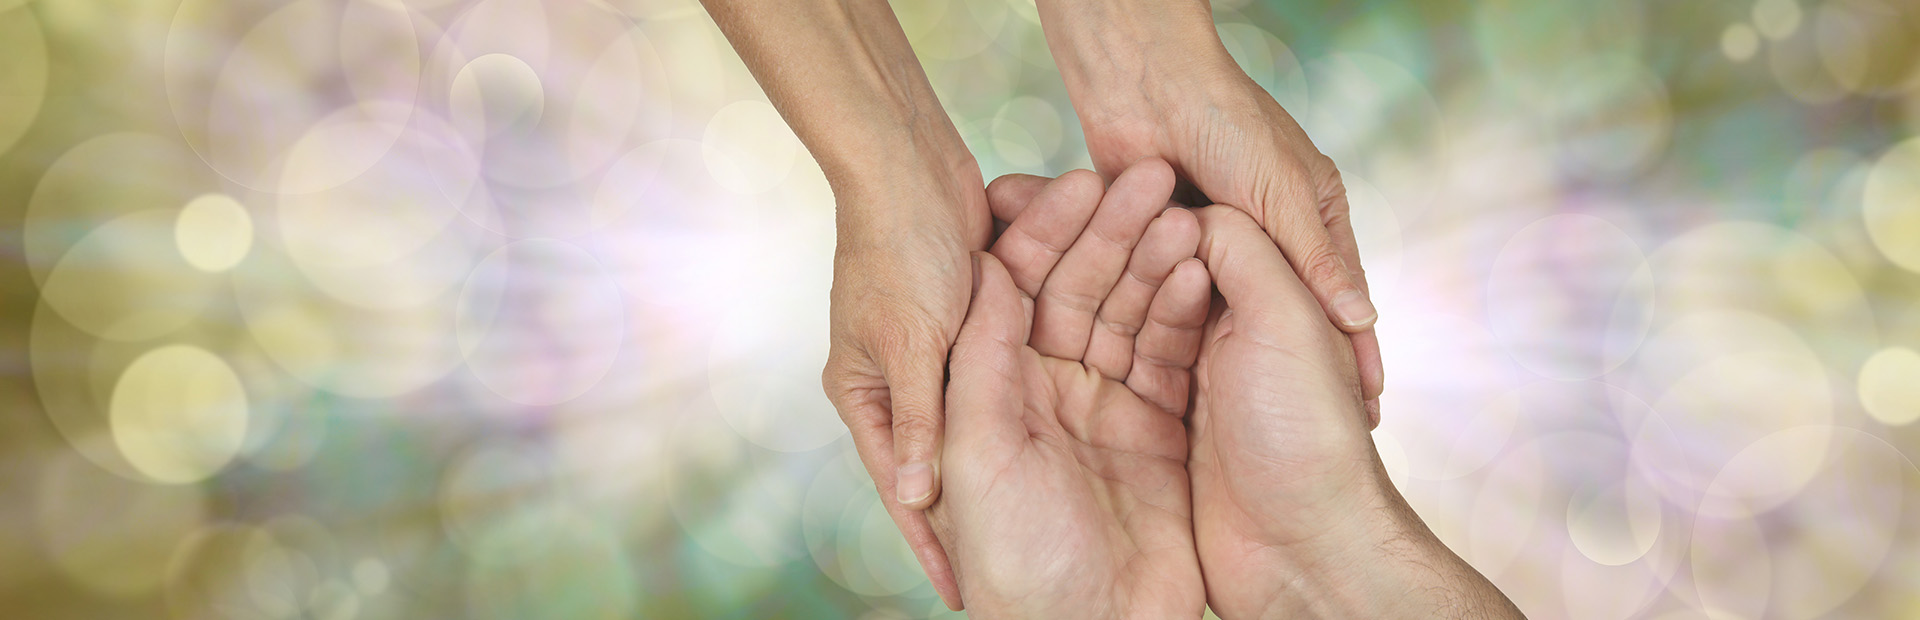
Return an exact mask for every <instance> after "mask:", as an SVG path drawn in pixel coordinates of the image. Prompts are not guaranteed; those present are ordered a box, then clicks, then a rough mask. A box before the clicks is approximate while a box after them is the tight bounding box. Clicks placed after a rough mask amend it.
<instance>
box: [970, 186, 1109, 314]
mask: <svg viewBox="0 0 1920 620" xmlns="http://www.w3.org/2000/svg"><path fill="white" fill-rule="evenodd" d="M1000 178H1001V179H1005V178H1007V177H1000ZM1031 178H1034V179H1040V178H1042V177H1031ZM1021 182H1022V183H1024V182H1025V181H1021ZM994 183H995V184H996V185H998V184H1000V183H1001V181H999V180H995V181H994ZM1021 187H1022V191H1024V189H1030V188H1027V187H1026V186H1021ZM1013 191H1014V190H1007V189H1003V190H1002V193H1003V194H1008V193H1011V192H1013ZM1101 192H1102V187H1101V185H1100V177H1099V176H1098V175H1095V174H1094V173H1092V172H1090V171H1086V170H1075V171H1072V172H1068V173H1066V174H1063V175H1060V178H1058V179H1054V180H1052V182H1050V183H1046V184H1045V185H1044V186H1043V187H1041V188H1039V189H1038V190H1037V191H1035V192H1034V193H1033V194H1031V195H1030V196H1029V197H1028V202H1027V203H1024V204H1023V207H1022V208H1021V210H1020V212H1019V213H1018V214H1017V215H1016V216H1015V217H1014V219H1012V220H1009V221H1010V222H1012V224H1009V225H1008V226H1007V230H1006V232H1004V233H1002V234H1001V235H1000V239H999V240H998V241H995V242H994V244H993V250H992V251H993V255H994V257H995V258H998V259H1000V260H999V261H998V262H1000V263H1001V264H1003V265H1005V267H1006V270H1007V272H1008V273H1009V274H1011V275H1012V277H1013V282H1014V284H1015V285H1017V286H1018V287H1019V288H1020V291H1021V292H1024V293H1026V294H1027V296H1029V297H1031V296H1033V295H1037V294H1039V292H1040V287H1041V284H1042V283H1044V282H1045V281H1046V279H1047V273H1048V272H1051V271H1053V268H1054V265H1056V264H1058V263H1059V261H1060V257H1061V256H1062V255H1064V254H1066V253H1067V251H1068V249H1070V248H1072V247H1073V244H1074V240H1075V239H1078V238H1080V232H1081V231H1082V230H1085V229H1086V227H1087V221H1088V220H1090V219H1092V218H1093V217H1094V209H1096V208H1098V207H1099V206H1100V194H1101ZM1017 198H1018V197H1017V196H1015V197H1003V198H1002V199H1001V200H1005V201H1011V200H1015V199H1017ZM988 202H989V204H992V203H993V202H995V199H992V198H989V199H988Z"/></svg>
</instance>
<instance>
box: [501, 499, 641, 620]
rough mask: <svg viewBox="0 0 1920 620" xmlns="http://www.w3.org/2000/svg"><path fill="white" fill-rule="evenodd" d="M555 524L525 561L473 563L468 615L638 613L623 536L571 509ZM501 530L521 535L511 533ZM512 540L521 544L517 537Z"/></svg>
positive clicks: (566, 616) (563, 616) (622, 615)
mask: <svg viewBox="0 0 1920 620" xmlns="http://www.w3.org/2000/svg"><path fill="white" fill-rule="evenodd" d="M551 527H552V528H553V531H552V532H551V538H550V539H549V540H547V541H545V543H544V544H543V545H542V547H541V549H539V551H538V555H535V556H533V557H529V558H526V559H525V561H522V562H512V563H506V562H478V563H474V564H472V565H470V566H469V568H468V571H467V576H466V610H467V613H468V617H472V618H500V619H503V620H508V619H515V620H517V619H519V618H555V619H576V618H577V619H583V620H584V619H593V618H630V617H634V614H635V612H636V611H637V608H638V606H639V603H640V597H639V592H638V591H637V588H636V585H637V582H638V579H637V576H636V575H635V574H634V568H633V566H632V563H631V562H630V561H629V560H628V559H627V554H626V551H625V549H624V546H623V545H622V544H621V543H622V541H621V540H620V539H619V538H616V537H614V536H613V535H611V534H609V533H608V532H606V531H605V530H604V529H603V528H601V527H600V526H599V525H598V524H596V523H594V522H593V521H592V520H590V519H588V518H587V517H584V516H580V515H575V514H572V513H570V512H569V513H567V514H566V515H565V516H563V517H561V520H560V521H559V522H556V523H553V524H552V526H551ZM500 535H505V536H508V537H509V538H514V537H517V536H518V534H517V533H513V532H502V533H501V534H500ZM481 544H482V546H485V545H486V544H487V543H486V542H485V541H482V542H481ZM508 544H511V545H517V544H519V543H518V541H517V540H514V541H510V542H509V543H508Z"/></svg>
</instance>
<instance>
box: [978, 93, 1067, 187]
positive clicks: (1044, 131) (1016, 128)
mask: <svg viewBox="0 0 1920 620" xmlns="http://www.w3.org/2000/svg"><path fill="white" fill-rule="evenodd" d="M990 131H991V133H992V135H993V147H994V151H995V152H997V153H999V154H1000V157H1001V159H1004V160H1006V163H1007V165H1010V166H1013V167H1014V168H1018V169H1026V170H1035V171H1038V170H1042V169H1044V167H1045V166H1046V162H1047V160H1049V159H1052V158H1053V156H1054V155H1056V154H1058V153H1059V152H1060V145H1061V141H1062V139H1063V137H1064V136H1065V128H1064V125H1063V123H1062V122H1061V120H1060V111H1059V110H1058V109H1056V108H1054V106H1053V104H1052V103H1048V102H1047V101H1046V100H1045V99H1040V98H1038V97H1025V96H1022V97H1015V98H1014V99H1013V100H1012V101H1008V102H1007V103H1005V104H1003V105H1001V106H1000V110H999V111H998V112H995V113H994V115H993V124H992V126H991V129H990Z"/></svg>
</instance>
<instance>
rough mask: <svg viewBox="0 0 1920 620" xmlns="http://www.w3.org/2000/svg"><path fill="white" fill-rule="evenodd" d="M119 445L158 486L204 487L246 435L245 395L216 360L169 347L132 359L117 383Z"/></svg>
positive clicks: (194, 351) (192, 350)
mask: <svg viewBox="0 0 1920 620" xmlns="http://www.w3.org/2000/svg"><path fill="white" fill-rule="evenodd" d="M112 411H113V414H112V424H113V439H114V443H115V444H117V445H118V446H119V447H120V452H121V453H122V454H125V455H126V457H127V461H128V462H130V463H133V466H134V467H136V468H139V470H140V471H141V472H142V473H145V474H146V475H148V476H151V477H152V478H153V479H154V480H157V481H160V482H166V483H171V484H183V483H189V482H198V481H200V480H203V479H205V478H207V477H208V476H211V475H213V473H214V472H217V471H219V470H220V469H222V468H224V467H226V465H227V463H229V462H231V461H233V458H234V456H236V455H238V454H239V452H240V444H241V441H242V440H244V439H245V438H246V435H247V394H246V390H245V389H243V388H242V387H241V385H240V378H239V377H237V376H235V375H234V374H233V369H232V368H229V367H228V366H227V363H226V362H225V361H223V360H221V359H220V358H219V357H218V356H215V355H214V354H212V353H208V352H207V351H206V350H205V349H201V348H198V347H193V346H188V345H170V346H166V347H161V348H158V349H154V350H152V351H149V352H148V353H147V354H146V355H142V356H140V359H137V360H134V362H133V365H131V366H128V367H127V370H126V372H125V373H122V374H121V375H120V381H119V382H118V383H116V384H115V385H114V388H113V401H112Z"/></svg>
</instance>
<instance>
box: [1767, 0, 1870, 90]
mask: <svg viewBox="0 0 1920 620" xmlns="http://www.w3.org/2000/svg"><path fill="white" fill-rule="evenodd" d="M1777 1H1786V2H1791V1H1792V0H1776V2H1777ZM1758 8H1759V5H1757V4H1756V5H1755V9H1756V10H1757V9H1758ZM1798 10H1799V9H1798V8H1797V5H1796V8H1795V9H1794V11H1795V13H1796V14H1797V13H1798ZM1795 21H1796V22H1797V21H1798V18H1797V17H1796V19H1795ZM1763 34H1764V31H1763ZM1815 39H1816V37H1815V32H1814V30H1813V29H1811V28H1798V27H1797V23H1796V28H1795V29H1794V30H1793V31H1792V32H1790V33H1788V34H1787V35H1785V36H1781V37H1778V38H1775V40H1774V41H1773V42H1772V43H1769V44H1768V45H1767V67H1768V69H1769V70H1771V71H1772V73H1773V78H1774V80H1775V81H1777V82H1779V84H1780V88H1781V89H1783V90H1785V91H1787V95H1788V96H1790V97H1792V98H1793V99H1795V100H1797V101H1799V102H1801V103H1804V104H1808V105H1822V104H1827V103H1832V102H1834V101H1839V100H1840V99H1841V98H1843V97H1845V96H1846V95H1847V89H1846V87H1845V86H1843V85H1842V84H1840V82H1839V81H1837V80H1836V79H1835V78H1834V76H1833V74H1832V73H1831V72H1829V71H1828V70H1827V67H1826V63H1824V62H1823V61H1822V60H1821V58H1820V50H1819V49H1818V47H1817V46H1818V43H1817V41H1816V40H1815Z"/></svg>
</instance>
